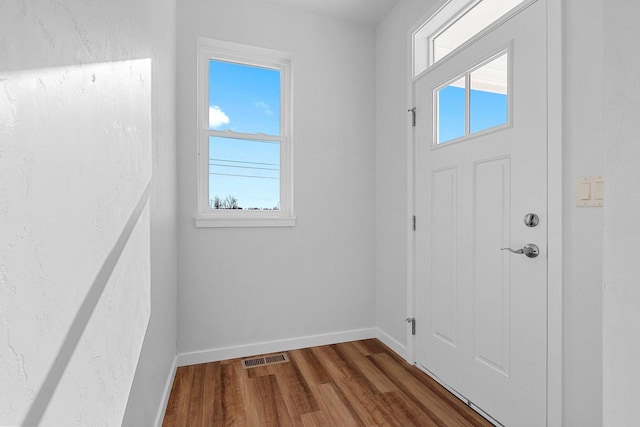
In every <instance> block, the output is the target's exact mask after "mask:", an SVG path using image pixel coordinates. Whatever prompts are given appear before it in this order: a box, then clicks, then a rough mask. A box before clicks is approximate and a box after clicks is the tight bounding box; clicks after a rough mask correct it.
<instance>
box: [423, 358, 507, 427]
mask: <svg viewBox="0 0 640 427" xmlns="http://www.w3.org/2000/svg"><path fill="white" fill-rule="evenodd" d="M415 366H416V367H417V368H418V369H420V370H421V371H422V372H424V373H425V374H427V375H429V376H430V377H431V378H432V379H433V380H434V381H435V382H437V383H438V384H440V385H441V386H442V387H444V388H445V389H447V391H448V392H449V393H451V394H453V395H454V396H455V397H457V398H458V399H460V400H461V401H462V402H463V403H464V404H465V405H467V406H468V407H469V408H471V409H473V410H474V411H475V412H476V413H478V414H479V415H480V416H482V418H484V419H485V420H487V421H489V422H490V423H491V424H493V425H494V426H496V427H505V426H504V425H503V424H500V422H498V420H496V419H495V418H493V417H492V416H491V415H489V414H487V413H486V412H485V411H483V410H482V408H480V407H479V406H477V405H476V404H474V403H473V402H472V401H470V400H469V399H467V398H466V397H464V396H463V395H462V394H460V393H458V392H457V391H456V390H455V389H453V388H452V387H450V386H449V385H447V384H446V383H445V382H444V381H442V380H441V379H440V378H438V377H437V376H436V375H435V374H434V373H432V372H431V371H429V370H428V369H427V368H425V367H424V366H422V365H421V364H419V363H417V362H416V363H415Z"/></svg>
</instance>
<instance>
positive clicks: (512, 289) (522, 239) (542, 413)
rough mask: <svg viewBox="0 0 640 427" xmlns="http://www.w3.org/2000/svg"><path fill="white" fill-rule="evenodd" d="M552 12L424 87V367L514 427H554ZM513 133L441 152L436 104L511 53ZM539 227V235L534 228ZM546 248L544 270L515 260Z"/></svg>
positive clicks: (450, 62) (525, 17)
mask: <svg viewBox="0 0 640 427" xmlns="http://www.w3.org/2000/svg"><path fill="white" fill-rule="evenodd" d="M545 5H546V4H545V2H544V1H543V0H538V1H536V2H534V3H532V4H531V5H530V6H529V7H527V8H526V9H524V10H523V11H521V12H520V13H519V14H517V15H515V16H514V17H512V18H511V19H509V20H508V21H506V22H504V23H503V24H502V25H500V26H499V27H497V28H496V29H494V30H493V31H491V32H490V33H488V34H486V35H485V36H484V37H482V38H481V39H479V40H477V41H476V42H475V43H472V44H471V45H469V46H468V47H467V48H466V49H464V50H462V51H461V52H459V53H458V54H455V55H452V56H451V57H447V58H446V59H444V60H442V61H440V62H439V63H438V64H437V65H435V66H433V67H432V68H431V69H429V70H428V71H426V72H425V73H423V74H422V75H421V76H420V77H419V78H418V79H417V80H416V81H415V83H414V101H415V107H416V115H417V122H416V127H415V133H414V139H415V162H416V163H415V184H414V188H415V191H416V194H415V213H416V216H417V219H418V223H417V224H418V227H417V230H416V236H415V237H416V240H415V262H414V265H415V280H416V299H415V313H416V322H417V337H416V359H417V362H418V363H419V364H420V365H422V366H423V367H424V368H426V369H427V370H429V371H430V372H432V373H433V374H435V375H436V376H437V377H438V378H439V379H440V380H442V381H443V382H444V383H446V384H447V385H449V386H450V387H452V388H453V389H455V390H456V391H457V392H458V393H460V394H461V395H463V396H465V397H466V398H467V399H469V400H470V401H472V402H473V403H474V404H475V405H477V406H478V407H480V408H481V409H482V410H483V411H485V412H486V413H488V414H489V415H491V416H492V417H494V418H495V419H496V420H498V421H499V422H501V423H503V424H505V425H507V426H518V427H520V426H523V427H526V426H536V427H537V426H543V425H545V424H546V364H547V361H546V354H547V349H546V345H547V344H546V343H547V336H546V333H547V317H546V312H547V307H546V301H547V298H546V296H547V282H546V276H547V260H546V256H547V252H546V239H547V236H546V234H547V223H546V216H547V213H546V212H547V194H546V189H547V170H546V165H547V145H546V144H547V124H546V120H547V118H546V105H547V103H546V75H547V74H546V70H547V68H546V67H547V65H546V27H545V22H546V21H545V17H546V12H545ZM505 49H506V50H507V51H508V55H509V67H510V74H509V85H510V89H509V114H510V119H509V123H508V124H507V125H504V126H502V127H500V128H497V129H494V130H488V131H485V132H481V133H478V134H476V135H473V134H472V135H471V136H468V137H466V138H463V139H461V140H454V141H452V142H447V143H443V144H440V145H438V146H435V145H434V134H435V133H436V130H435V129H434V119H433V117H434V108H436V105H437V102H436V100H435V99H434V96H435V95H434V92H435V91H436V90H437V89H438V88H440V87H442V85H444V84H445V83H447V82H449V81H452V79H455V78H456V77H458V76H460V75H461V74H462V73H464V72H465V71H468V70H470V69H473V67H474V66H475V65H478V64H482V63H483V61H484V60H487V59H490V58H492V56H493V55H495V54H497V53H499V52H501V51H503V50H505ZM529 212H534V213H536V214H538V215H539V217H540V224H539V225H538V226H537V227H535V228H529V227H527V226H525V224H524V221H523V218H524V216H525V215H526V214H527V213H529ZM528 243H535V244H536V245H537V246H538V247H539V248H540V255H539V256H538V257H537V258H528V257H526V256H524V255H517V254H513V253H510V252H508V251H501V250H500V249H501V248H503V247H511V248H513V249H519V248H523V247H524V245H526V244H528Z"/></svg>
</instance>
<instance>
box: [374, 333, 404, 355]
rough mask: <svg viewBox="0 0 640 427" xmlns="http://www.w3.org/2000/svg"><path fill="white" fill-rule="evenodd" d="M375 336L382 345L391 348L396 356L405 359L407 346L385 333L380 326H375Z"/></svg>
mask: <svg viewBox="0 0 640 427" xmlns="http://www.w3.org/2000/svg"><path fill="white" fill-rule="evenodd" d="M375 331H376V338H378V339H379V340H380V341H382V343H383V344H384V345H386V346H387V347H389V348H390V349H391V350H393V351H394V352H395V353H396V354H397V355H398V356H400V357H402V358H403V359H404V360H407V358H408V353H407V347H406V346H405V345H403V344H400V343H399V342H398V341H396V340H395V339H394V338H392V337H391V335H389V334H387V333H386V332H385V331H383V330H382V329H380V328H375Z"/></svg>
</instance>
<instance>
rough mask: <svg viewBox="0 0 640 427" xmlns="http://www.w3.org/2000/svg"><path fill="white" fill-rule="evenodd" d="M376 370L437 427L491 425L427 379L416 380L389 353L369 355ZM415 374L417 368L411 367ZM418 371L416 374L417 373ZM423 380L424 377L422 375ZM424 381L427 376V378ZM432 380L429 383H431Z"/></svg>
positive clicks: (416, 376) (417, 377) (415, 376)
mask: <svg viewBox="0 0 640 427" xmlns="http://www.w3.org/2000/svg"><path fill="white" fill-rule="evenodd" d="M369 357H370V358H371V360H372V361H374V363H375V364H376V366H378V368H379V369H380V370H381V371H383V372H385V374H386V375H387V377H389V378H390V379H392V381H394V382H395V384H396V385H397V386H398V388H400V390H402V392H403V394H401V395H400V396H406V397H407V399H410V401H412V402H413V403H414V404H415V405H417V406H418V407H420V408H421V409H422V410H423V411H424V413H425V414H427V415H428V416H429V417H430V418H431V419H432V420H433V421H435V422H436V424H437V425H441V426H443V427H446V426H452V425H454V426H479V427H480V426H491V424H490V423H489V422H488V421H486V420H485V419H484V418H481V417H479V415H478V414H476V413H475V412H473V410H471V409H470V408H469V407H468V406H467V405H465V404H464V403H463V402H461V401H460V400H459V399H458V398H456V397H455V396H453V395H452V394H451V393H449V392H448V391H447V390H446V389H444V388H442V387H441V386H440V385H439V384H437V383H435V381H433V383H435V384H437V387H434V386H433V384H430V383H429V381H428V380H426V378H425V379H422V380H421V379H419V376H418V375H416V374H417V373H416V372H412V371H411V370H409V369H406V367H405V366H403V365H401V364H399V363H397V361H395V360H394V359H393V358H392V357H391V356H390V355H389V354H387V353H381V354H376V355H373V356H369ZM413 369H415V370H416V371H418V369H417V368H415V367H413ZM418 372H419V371H418ZM424 376H425V377H426V375H424ZM427 378H428V377H427ZM431 381H432V380H431Z"/></svg>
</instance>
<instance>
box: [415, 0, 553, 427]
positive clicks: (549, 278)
mask: <svg viewBox="0 0 640 427" xmlns="http://www.w3.org/2000/svg"><path fill="white" fill-rule="evenodd" d="M448 1H450V0H438V1H437V2H436V3H435V5H434V6H433V7H432V8H431V9H430V10H429V11H428V13H427V14H425V15H424V16H423V17H422V18H421V19H420V20H419V21H418V22H417V23H416V24H415V25H414V26H413V27H411V28H410V29H409V31H408V32H407V41H408V42H407V43H406V48H407V59H408V62H407V74H406V76H407V108H408V109H411V108H413V47H412V43H413V41H412V35H413V33H414V32H415V31H416V30H417V29H418V28H419V27H420V26H421V25H422V24H423V23H424V22H426V21H427V19H429V18H430V17H431V16H433V15H434V14H435V13H437V12H438V11H439V10H440V9H441V8H442V7H443V6H444V5H445V4H446V3H448ZM538 1H545V3H546V15H547V16H546V21H547V208H548V215H547V221H548V226H547V234H548V236H547V245H548V246H547V253H548V259H547V427H561V425H562V409H563V396H562V386H563V382H562V371H563V369H562V368H563V367H562V357H563V348H562V347H563V323H562V317H563V306H562V294H563V292H562V285H563V283H562V276H563V258H562V233H563V221H562V215H563V210H562V181H563V179H562V173H563V169H562V105H563V98H562V3H563V1H562V0H561V1H550V0H538ZM406 128H407V216H406V219H407V227H406V230H407V317H409V318H411V317H414V313H415V271H414V256H415V232H414V231H413V227H412V222H413V214H414V212H415V205H414V201H415V184H414V169H415V163H414V162H415V144H414V132H413V127H412V123H411V120H407V124H406ZM418 226H420V224H418ZM406 342H407V347H406V350H407V351H406V359H407V362H409V363H411V364H415V362H416V357H415V337H414V336H413V335H412V334H411V328H407V335H406Z"/></svg>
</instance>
